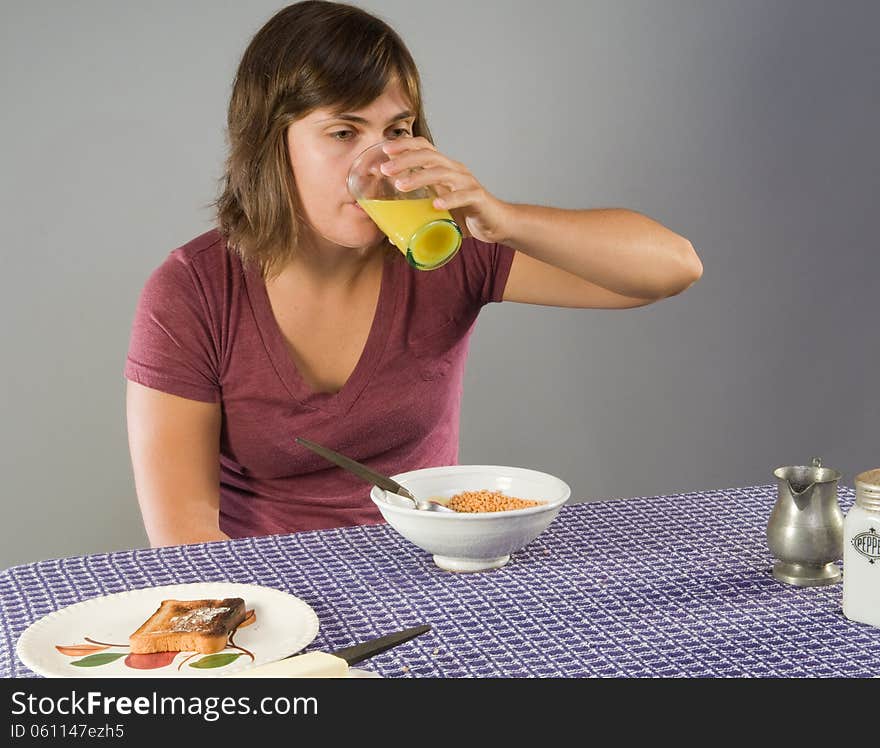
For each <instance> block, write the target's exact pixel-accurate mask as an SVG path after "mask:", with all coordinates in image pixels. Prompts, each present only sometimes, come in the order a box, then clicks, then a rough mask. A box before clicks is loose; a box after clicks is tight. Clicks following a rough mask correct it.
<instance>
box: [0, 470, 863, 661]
mask: <svg viewBox="0 0 880 748" xmlns="http://www.w3.org/2000/svg"><path fill="white" fill-rule="evenodd" d="M839 496H840V504H841V508H842V509H843V510H844V511H847V510H848V508H849V506H850V505H851V504H852V501H853V492H852V490H851V489H848V488H846V487H843V486H841V487H840V489H839ZM775 501H776V486H775V485H768V486H755V487H749V488H731V489H723V490H714V491H705V492H698V493H686V494H678V495H672V496H659V497H645V498H636V499H626V500H609V501H602V502H590V503H579V504H571V505H568V506H565V507H563V508H562V510H561V511H560V513H559V515H558V517H557V518H556V519H555V520H554V522H553V524H552V525H551V526H550V527H549V528H548V529H547V530H546V531H545V532H544V533H543V534H542V535H540V536H539V537H538V538H537V539H535V540H534V541H532V543H530V544H529V545H528V546H527V547H526V548H524V549H523V550H521V551H520V552H519V553H516V554H514V555H513V557H512V559H511V561H510V562H509V563H508V565H507V566H505V567H503V568H501V569H498V570H495V571H491V572H483V573H478V574H454V573H449V572H445V571H441V570H440V569H438V568H437V567H435V566H434V564H433V561H432V559H431V557H430V555H429V554H427V553H425V552H424V551H422V550H420V549H419V548H416V547H415V546H413V545H412V544H411V543H409V542H408V541H406V540H405V539H403V538H402V537H400V536H399V535H398V534H397V533H396V532H395V531H394V530H392V529H391V528H390V527H388V526H387V525H374V526H365V527H350V528H343V529H337V530H322V531H318V532H308V533H297V534H293V535H276V536H269V537H262V538H246V539H241V540H232V541H229V542H222V543H207V544H202V545H189V546H176V547H170V548H158V549H139V550H131V551H122V552H116V553H109V554H101V555H93V556H82V557H76V558H64V559H57V560H51V561H40V562H37V563H32V564H27V565H22V566H15V567H12V568H10V569H6V570H5V571H3V572H2V573H0V615H2V618H0V675H2V676H4V677H9V676H33V675H34V674H33V673H32V672H31V671H29V670H27V669H26V668H25V667H24V665H23V664H22V663H21V662H20V661H19V659H18V658H17V656H16V654H15V644H16V641H17V640H18V637H19V636H20V635H21V633H22V632H23V631H24V630H25V629H26V628H27V627H28V626H29V625H30V624H31V623H32V622H34V621H36V620H38V619H39V618H41V617H42V616H44V615H45V614H47V613H50V612H52V611H54V610H57V609H60V608H63V607H65V606H67V605H70V604H72V603H76V602H79V601H81V600H84V599H86V598H90V597H95V596H99V595H104V594H109V593H114V592H122V591H125V590H129V589H135V588H140V587H147V586H153V585H164V584H179V583H185V582H210V581H232V582H245V583H251V584H262V585H266V586H269V587H275V588H277V589H280V590H285V591H287V592H290V593H292V594H294V595H296V596H298V597H300V598H302V599H303V600H305V601H306V602H307V603H309V605H311V606H312V607H313V608H314V610H315V612H316V613H317V615H318V618H319V620H320V630H319V632H318V636H317V638H316V640H315V641H314V642H313V643H312V644H311V645H310V646H309V647H308V649H317V648H320V649H325V650H333V649H337V648H341V647H345V646H348V645H351V644H355V643H359V642H361V641H364V640H366V639H370V638H372V637H375V636H379V635H381V634H384V633H388V632H390V631H395V630H398V629H402V628H406V627H409V626H413V625H417V624H421V623H429V624H431V625H432V627H433V630H432V631H431V632H430V633H428V634H425V635H423V636H421V637H418V638H417V639H414V640H412V641H411V642H408V643H407V644H406V645H403V646H401V647H398V648H396V649H392V650H389V651H388V652H386V653H384V654H381V655H378V656H376V657H373V658H372V659H370V660H368V661H367V662H366V663H364V664H363V665H362V666H361V667H364V668H366V669H373V670H376V671H377V672H379V673H380V674H381V675H383V676H384V677H448V678H459V677H477V678H482V677H542V678H543V677H590V676H598V677H618V676H630V677H838V676H839V677H873V676H874V675H875V674H876V673H878V672H880V629H877V628H874V627H871V626H866V625H864V624H859V623H854V622H852V621H849V620H848V619H846V618H845V617H844V616H843V614H842V611H841V585H840V584H836V585H831V586H828V587H807V588H799V587H792V586H789V585H785V584H782V583H780V582H777V581H776V580H775V579H774V578H773V577H772V576H771V574H770V569H771V566H772V564H773V558H772V556H771V555H770V552H769V550H768V548H767V542H766V536H765V530H766V526H767V519H768V518H769V516H770V511H771V510H772V508H773V505H774V503H775Z"/></svg>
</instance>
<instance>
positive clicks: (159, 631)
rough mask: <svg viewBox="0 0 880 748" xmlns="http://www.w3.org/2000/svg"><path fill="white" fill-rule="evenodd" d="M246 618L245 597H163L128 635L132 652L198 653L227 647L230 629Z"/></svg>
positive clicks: (211, 651)
mask: <svg viewBox="0 0 880 748" xmlns="http://www.w3.org/2000/svg"><path fill="white" fill-rule="evenodd" d="M244 619H245V609H244V600H242V599H241V598H240V597H227V598H225V599H223V600H163V601H162V603H161V604H160V605H159V607H158V608H157V609H156V612H155V613H153V615H151V616H150V617H149V618H148V619H147V620H146V621H144V623H143V624H142V625H141V627H140V628H139V629H138V630H137V631H135V632H134V633H133V634H132V635H131V636H130V637H129V638H128V641H129V644H130V646H131V652H132V654H150V653H152V652H199V653H201V654H212V653H213V652H220V651H222V650H223V649H225V648H226V643H227V639H228V637H229V634H230V632H232V631H235V629H236V628H237V627H238V625H239V624H240V623H241V622H242V621H244Z"/></svg>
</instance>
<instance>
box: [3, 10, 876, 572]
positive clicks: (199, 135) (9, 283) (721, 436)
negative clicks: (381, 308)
mask: <svg viewBox="0 0 880 748" xmlns="http://www.w3.org/2000/svg"><path fill="white" fill-rule="evenodd" d="M282 5H283V4H281V3H277V2H269V1H267V0H250V2H247V3H233V2H218V1H213V0H187V2H179V0H173V1H172V0H163V1H162V2H151V3H135V2H122V1H119V0H104V1H98V0H90V1H88V2H85V1H83V2H78V3H67V2H60V1H59V2H46V1H45V0H44V1H42V2H36V1H34V0H19V1H18V2H9V1H8V0H3V2H2V6H0V7H2V19H0V64H2V72H3V75H2V78H0V102H2V103H0V107H2V118H0V143H2V145H0V148H2V164H3V168H2V169H0V196H2V202H0V206H2V207H0V210H2V219H3V224H2V234H3V236H2V246H3V273H2V276H0V277H2V281H0V282H2V293H0V304H2V321H3V322H2V330H3V332H2V335H3V339H2V355H3V362H4V366H3V387H2V398H3V417H2V440H3V445H2V450H0V455H2V456H0V459H2V465H0V469H2V476H3V489H2V490H3V502H4V509H5V512H4V514H3V523H2V528H3V529H2V538H0V539H2V543H0V565H2V566H9V565H12V564H17V563H21V562H27V561H31V560H36V559H43V558H52V557H60V556H67V555H78V554H85V553H93V552H101V551H108V550H115V549H122V548H130V547H137V546H143V545H146V542H147V541H146V536H145V534H144V532H143V529H142V526H141V523H140V515H139V512H138V509H137V501H136V497H135V492H134V484H133V479H132V475H131V465H130V461H129V455H128V445H127V437H126V431H125V410H124V380H123V377H122V367H123V362H124V357H125V352H126V348H127V345H128V336H129V327H130V324H131V320H132V315H133V311H134V306H135V303H136V301H137V297H138V294H139V292H140V289H141V287H142V285H143V283H144V281H145V280H146V278H147V276H148V275H149V273H150V272H151V271H152V270H153V268H155V267H156V266H157V265H158V264H159V263H160V262H162V260H163V259H164V258H165V256H166V255H167V253H168V252H169V251H170V250H171V249H173V248H174V247H177V246H179V245H180V244H183V243H184V242H186V241H187V240H189V239H190V238H192V237H193V236H195V235H196V234H199V233H201V232H202V231H204V230H206V229H207V228H209V226H210V222H211V214H210V212H209V211H208V210H207V209H205V207H204V206H206V205H207V203H208V202H209V201H210V200H211V199H212V198H213V197H214V194H215V188H216V180H217V179H218V178H219V177H220V174H221V166H222V160H223V157H224V122H225V110H226V105H227V100H228V96H229V92H230V88H231V82H232V77H233V74H234V71H235V68H236V66H237V63H238V59H239V57H240V55H241V53H242V52H243V50H244V48H245V46H246V44H247V42H248V40H249V39H250V38H251V36H252V35H253V33H254V32H255V31H256V30H257V29H258V28H259V27H260V26H261V25H262V24H263V23H264V22H265V21H266V20H267V19H268V18H269V17H270V16H271V14H272V13H273V12H274V11H276V10H277V9H279V8H280V7H282ZM363 7H366V8H367V9H368V10H372V11H373V12H376V13H378V14H379V15H381V16H382V17H384V18H385V19H386V20H387V21H389V22H390V23H391V24H392V25H393V26H394V27H395V28H396V29H397V30H398V31H399V32H400V33H401V34H402V36H403V38H404V39H405V40H406V41H407V43H408V45H409V46H410V48H411V50H412V52H413V55H414V57H415V58H416V62H417V63H418V64H419V66H420V69H421V72H422V75H423V79H424V85H425V97H426V106H427V113H428V116H429V118H430V123H431V127H432V130H433V132H434V134H435V137H436V140H437V145H438V147H439V148H440V149H441V150H442V151H443V152H445V153H447V154H448V155H450V156H451V157H453V158H455V159H457V160H460V161H463V162H464V163H466V164H467V165H468V166H469V167H470V168H471V170H472V171H473V173H474V174H475V175H476V176H477V178H478V179H480V180H481V182H482V183H483V184H484V185H485V186H486V187H487V188H488V189H489V190H490V191H492V192H494V194H496V195H497V196H498V197H500V198H502V199H506V200H511V201H518V202H532V203H541V204H549V205H555V206H559V207H569V208H575V207H577V208H591V207H626V208H632V209H635V210H638V211H641V212H644V213H646V214H648V215H650V216H651V217H653V218H655V219H657V220H659V221H661V222H662V223H664V224H665V225H667V226H669V227H670V228H671V229H673V230H675V231H677V232H679V233H681V234H683V235H684V236H686V237H687V238H689V239H690V240H691V241H692V242H693V244H694V246H695V247H696V248H697V251H698V252H699V254H700V257H701V258H702V260H703V263H704V266H705V274H704V277H703V279H702V280H701V281H700V283H698V284H697V285H696V286H694V287H693V288H691V289H690V290H689V291H687V292H686V293H685V294H683V295H682V296H678V297H674V298H672V299H668V300H665V301H662V302H660V303H657V304H655V305H652V306H649V307H645V308H642V309H637V310H625V311H621V310H615V311H581V310H562V309H554V308H545V307H536V306H524V305H517V304H499V305H490V306H489V307H487V308H486V310H485V312H484V314H483V315H482V317H481V321H480V323H479V325H478V328H477V332H476V333H475V336H474V339H473V344H472V349H471V357H470V363H469V369H468V374H467V379H466V385H465V400H464V408H463V416H462V437H461V461H462V462H470V463H477V462H479V463H501V464H514V465H523V466H528V467H533V468H537V469H541V470H546V471H549V472H552V473H554V474H557V475H559V476H561V477H563V478H564V479H565V480H567V481H568V482H569V483H570V485H571V486H572V490H573V495H574V497H575V498H576V499H577V500H596V499H602V498H611V497H630V496H651V495H658V494H665V493H674V492H682V491H691V490H700V489H712V488H721V487H731V486H744V485H754V484H766V483H771V482H773V480H774V479H773V477H772V473H771V471H772V469H773V468H775V467H777V466H779V465H784V464H803V463H808V462H809V460H810V459H811V458H812V457H813V456H815V455H819V456H821V457H822V458H823V460H824V462H825V463H826V464H827V465H831V466H834V467H837V468H838V469H840V470H841V471H842V472H843V473H844V479H843V483H844V484H848V485H852V477H853V476H854V475H855V473H857V472H859V471H861V470H864V469H867V468H872V467H877V466H880V454H878V449H877V439H876V437H875V436H874V434H873V433H872V432H871V430H870V428H869V425H870V424H874V423H877V422H878V416H880V409H878V399H877V396H876V390H875V388H874V387H872V386H871V376H870V375H871V373H873V372H876V371H877V370H878V368H880V351H878V348H877V347H876V345H875V342H876V330H877V324H876V318H877V313H878V310H880V298H874V299H872V291H873V290H874V289H875V288H876V284H877V278H878V277H880V254H878V241H877V229H876V225H875V224H876V217H877V196H878V186H880V185H878V174H880V157H878V152H880V149H878V146H877V133H878V132H880V123H878V116H880V101H878V96H877V71H878V64H880V59H878V58H880V55H878V44H877V41H876V32H877V28H878V25H880V4H878V3H876V2H873V1H872V0H866V1H865V2H855V1H852V0H849V1H848V2H839V1H834V2H832V0H827V1H826V2H817V1H811V0H763V1H761V2H758V1H757V0H748V1H745V0H737V1H736V2H727V1H722V0H701V1H698V0H664V2H658V1H657V0H626V1H625V2H622V1H621V0H592V1H589V2H587V1H585V0H571V1H570V2H568V1H563V0H548V1H547V2H543V3H535V2H530V1H527V0H521V1H520V0H495V1H494V2H489V1H486V2H474V1H473V0H444V2H442V3H437V2H427V1H425V0H373V1H372V2H369V3H364V4H363Z"/></svg>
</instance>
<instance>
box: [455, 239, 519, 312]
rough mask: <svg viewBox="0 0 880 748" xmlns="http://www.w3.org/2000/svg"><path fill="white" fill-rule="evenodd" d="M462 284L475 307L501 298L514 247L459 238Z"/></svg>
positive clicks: (511, 262) (508, 273)
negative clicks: (460, 240) (460, 241)
mask: <svg viewBox="0 0 880 748" xmlns="http://www.w3.org/2000/svg"><path fill="white" fill-rule="evenodd" d="M460 252H461V256H462V264H461V268H462V272H463V273H464V287H465V290H466V291H467V293H468V296H469V297H470V299H471V302H472V303H473V304H474V305H475V306H477V307H483V306H485V305H486V304H489V303H492V302H499V301H502V299H503V296H504V288H505V286H506V285H507V278H508V276H509V275H510V268H511V265H512V264H513V257H514V254H515V250H514V249H512V248H511V247H508V246H507V245H505V244H490V243H488V242H483V241H480V240H479V239H475V238H473V237H469V238H467V239H465V240H464V242H462V247H461V251H460Z"/></svg>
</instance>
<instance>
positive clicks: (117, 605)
mask: <svg viewBox="0 0 880 748" xmlns="http://www.w3.org/2000/svg"><path fill="white" fill-rule="evenodd" d="M227 597H240V598H242V599H243V600H244V604H245V610H246V611H247V614H246V617H245V620H244V621H243V622H242V623H241V624H240V625H239V626H238V627H237V628H236V629H235V631H233V632H231V633H230V634H229V637H228V639H227V642H226V648H225V649H224V650H222V651H221V652H216V653H214V654H200V653H198V652H155V653H152V654H133V653H132V652H131V651H130V650H129V644H128V637H129V636H130V635H131V634H132V633H133V632H134V631H136V630H137V629H138V627H140V625H141V624H142V623H143V622H144V621H146V620H147V619H148V618H149V617H150V616H151V615H153V613H154V612H155V611H156V609H157V608H158V607H159V605H160V604H161V603H162V601H163V600H217V599H223V598H227ZM317 634H318V616H317V614H316V613H315V611H314V610H313V609H312V608H311V606H310V605H309V604H308V603H306V602H305V601H304V600H301V599H300V598H298V597H296V596H294V595H291V594H289V593H287V592H284V591H282V590H278V589H274V588H272V587H263V586H259V585H254V584H241V583H238V582H198V583H194V584H173V585H165V586H161V587H145V588H142V589H136V590H129V591H128V592H119V593H116V594H113V595H104V596H101V597H94V598H91V599H89V600H83V601H82V602H79V603H75V604H73V605H69V606H68V607H66V608H62V609H61V610H56V611H55V612H54V613H49V614H48V615H46V616H43V617H42V618H41V619H40V620H38V621H36V622H34V623H32V624H31V625H30V626H29V627H28V628H27V629H26V630H25V631H24V633H23V634H22V635H21V636H20V637H19V639H18V644H17V646H16V652H17V654H18V656H19V658H20V659H21V661H22V662H23V663H24V664H25V665H26V666H27V667H28V668H29V669H30V670H32V671H33V672H35V673H37V674H38V675H43V676H45V677H49V678H71V677H74V678H82V677H98V678H138V677H150V678H157V677H159V678H161V677H171V678H179V677H184V678H204V677H215V676H219V675H229V674H230V673H234V672H238V671H241V670H245V669H247V668H249V667H252V666H255V665H261V664H263V663H266V662H273V661H275V660H280V659H281V658H283V657H288V656H289V655H292V654H295V653H296V652H299V651H300V650H302V649H303V648H304V647H306V646H307V645H308V644H310V643H311V642H312V641H313V640H314V638H315V637H316V636H317Z"/></svg>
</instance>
